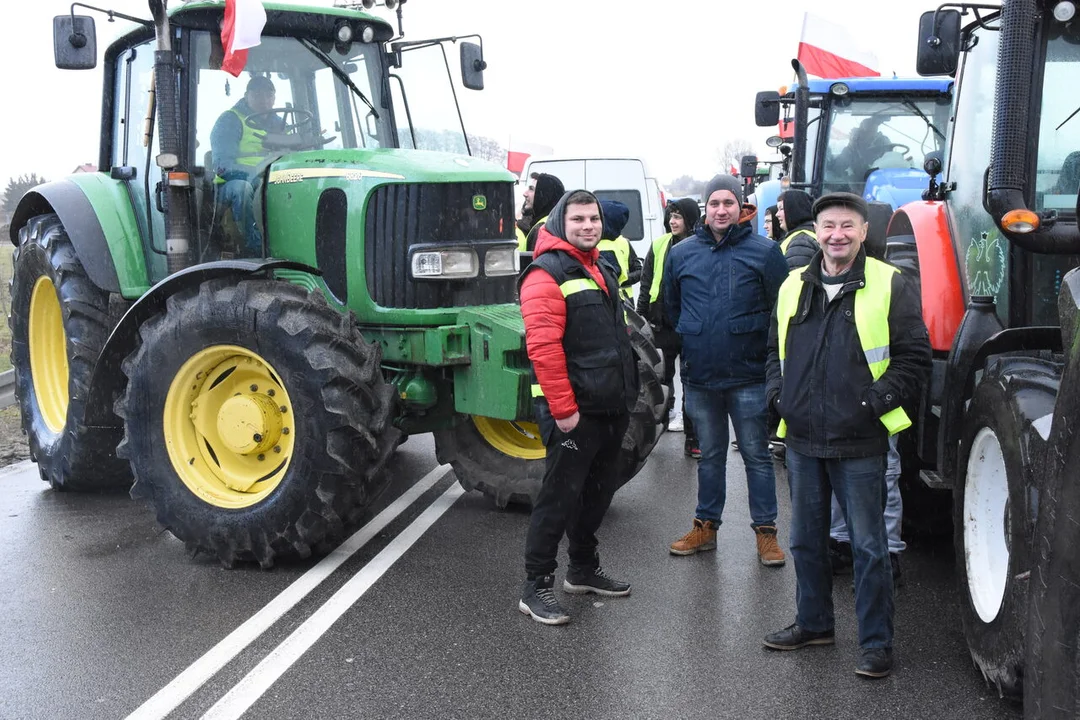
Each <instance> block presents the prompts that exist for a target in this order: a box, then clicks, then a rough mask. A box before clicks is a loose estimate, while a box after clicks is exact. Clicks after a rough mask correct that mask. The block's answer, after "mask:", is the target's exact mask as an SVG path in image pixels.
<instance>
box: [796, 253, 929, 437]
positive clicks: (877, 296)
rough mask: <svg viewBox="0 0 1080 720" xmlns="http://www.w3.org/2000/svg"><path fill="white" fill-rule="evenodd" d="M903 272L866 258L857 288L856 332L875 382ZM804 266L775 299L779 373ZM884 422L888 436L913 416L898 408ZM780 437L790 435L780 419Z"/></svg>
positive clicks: (884, 361) (885, 356) (883, 363)
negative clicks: (895, 280)
mask: <svg viewBox="0 0 1080 720" xmlns="http://www.w3.org/2000/svg"><path fill="white" fill-rule="evenodd" d="M897 272H900V271H899V270H897V269H896V268H894V267H893V266H892V265H887V264H886V263H883V262H881V261H879V260H875V259H874V258H871V257H868V258H866V269H865V276H866V277H865V285H864V286H863V287H861V288H859V289H858V290H856V291H855V331H856V333H858V336H859V346H860V347H861V348H862V351H863V356H864V357H865V358H866V365H867V367H869V368H870V376H871V377H872V378H873V379H874V381H875V382H876V381H877V380H878V378H880V377H881V376H882V375H884V374H885V371H886V370H887V369H888V367H889V305H890V303H891V301H892V276H893V273H897ZM802 273H803V268H798V269H796V270H792V271H791V272H790V273H789V274H788V277H787V280H785V281H784V284H783V285H781V286H780V295H779V297H777V299H776V334H777V343H778V347H779V354H780V375H781V377H783V374H784V361H785V359H786V358H787V332H788V326H789V325H790V324H791V318H793V317H795V313H796V312H798V310H799V296H800V295H801V294H802V288H803V281H802V277H801V276H802ZM880 420H881V423H882V424H883V425H884V426H885V428H886V429H887V430H888V431H889V435H895V434H896V433H898V432H900V431H901V430H904V429H906V428H908V427H911V418H909V417H908V415H907V413H906V412H904V408H902V407H898V408H895V409H893V410H890V411H889V412H887V413H885V414H884V415H882V416H881V418H880ZM777 435H778V436H779V437H785V436H786V435H787V423H785V422H784V421H783V420H781V421H780V427H779V429H778V430H777Z"/></svg>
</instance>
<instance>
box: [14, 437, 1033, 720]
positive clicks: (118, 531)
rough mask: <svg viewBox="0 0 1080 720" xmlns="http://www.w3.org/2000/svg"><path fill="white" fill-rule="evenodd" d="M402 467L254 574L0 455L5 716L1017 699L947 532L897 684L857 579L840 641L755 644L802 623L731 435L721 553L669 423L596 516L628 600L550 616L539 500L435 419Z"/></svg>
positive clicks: (648, 713) (956, 707) (718, 711)
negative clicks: (527, 552)
mask: <svg viewBox="0 0 1080 720" xmlns="http://www.w3.org/2000/svg"><path fill="white" fill-rule="evenodd" d="M778 468H779V470H778V495H779V499H780V506H781V518H780V523H779V525H780V542H781V546H782V547H785V550H786V544H787V538H788V533H787V528H786V518H787V517H788V515H789V508H788V502H787V484H786V480H785V478H784V475H783V470H782V468H780V466H778ZM392 472H393V474H394V477H395V480H394V482H393V484H392V485H391V487H390V488H389V489H388V491H387V492H386V493H385V494H384V495H383V496H382V497H381V498H380V500H379V502H378V503H377V505H376V507H374V508H373V510H372V516H373V518H374V519H373V520H372V521H371V522H370V523H369V524H368V525H367V526H365V527H364V528H360V529H358V531H357V534H356V535H354V536H353V537H352V538H350V540H349V541H347V542H346V544H345V545H344V546H343V547H342V548H340V549H339V550H338V551H335V553H333V554H332V555H331V556H328V557H327V558H326V559H321V560H319V559H315V560H308V561H304V562H300V563H293V564H288V565H279V566H278V567H276V568H275V569H274V570H272V571H269V572H266V571H261V570H258V569H257V568H255V567H251V568H241V569H234V570H225V569H223V568H221V567H220V566H219V565H218V564H217V563H216V562H215V561H212V560H210V559H209V558H206V557H202V556H199V557H195V558H192V557H190V556H189V555H188V554H187V553H186V552H185V550H184V547H183V545H182V543H180V542H179V541H177V540H176V539H175V538H173V537H172V536H171V535H169V534H168V533H163V532H162V531H161V530H160V529H159V528H158V526H157V524H156V523H155V521H154V518H153V515H152V512H151V510H150V509H149V507H147V506H145V505H143V504H140V503H136V502H135V501H132V500H130V499H129V498H128V497H127V496H126V495H113V496H108V495H106V496H93V495H76V494H67V493H56V492H53V491H51V490H49V489H48V488H47V486H46V485H45V484H44V483H42V482H41V481H40V480H39V479H38V477H37V471H36V468H35V467H33V466H31V465H23V466H16V467H14V468H12V469H8V470H6V471H3V472H2V474H0V490H2V492H0V578H2V585H3V592H2V593H0V610H2V614H0V617H2V618H3V623H0V647H2V648H3V656H4V662H3V663H0V718H35V719H36V718H79V719H80V720H83V719H90V718H125V717H138V718H163V717H169V718H204V717H205V718H231V717H241V716H243V717H246V718H345V717H350V718H352V717H371V718H413V717H440V718H441V717H452V718H504V717H523V718H548V717H561V718H624V717H632V718H690V717H700V716H707V717H717V718H726V717H733V718H777V717H793V718H873V717H881V718H980V719H982V718H986V719H996V718H1018V717H1019V716H1020V712H1019V708H1018V707H1017V706H1015V705H1013V704H1011V703H1009V702H1007V701H1003V700H1000V699H998V698H997V696H996V695H995V694H994V693H993V692H992V691H990V690H989V689H988V688H987V687H986V685H985V684H984V682H983V680H982V677H981V675H980V674H979V672H978V670H976V669H975V668H974V666H973V665H972V663H971V660H970V658H969V656H968V653H967V650H966V648H965V646H964V641H963V634H962V630H961V628H960V616H959V609H958V606H957V596H956V590H955V578H954V575H953V558H952V547H951V543H949V542H943V543H937V544H918V543H915V544H912V545H911V546H909V549H908V551H907V552H906V553H905V555H904V571H905V585H904V587H903V588H902V589H901V590H900V591H899V594H898V596H897V603H896V608H897V612H896V669H895V671H894V674H893V676H892V677H890V678H887V679H885V680H880V681H868V680H865V679H862V678H860V677H857V676H856V675H855V674H854V665H855V659H856V652H857V644H856V639H855V619H854V609H853V605H854V603H853V596H852V593H851V590H850V580H849V579H848V578H839V579H838V581H837V584H836V587H835V589H834V598H835V603H836V616H837V644H836V645H835V646H834V647H818V648H806V649H804V650H800V651H797V652H792V653H777V652H772V651H768V650H766V649H764V648H763V647H762V646H761V638H762V636H763V635H764V634H765V633H767V632H770V631H772V630H776V629H778V628H780V627H783V626H786V625H787V624H789V623H790V622H792V620H793V619H794V568H793V566H792V564H791V562H790V558H789V562H788V564H787V566H785V567H783V568H766V567H763V566H761V565H760V564H758V563H757V560H756V554H755V544H754V536H753V533H752V531H751V530H750V527H749V512H748V508H747V502H746V483H745V477H744V475H743V472H742V463H741V460H740V459H738V457H737V455H736V454H735V453H732V455H731V456H730V463H729V470H728V475H729V477H728V503H727V509H726V510H725V515H724V520H725V522H724V524H723V525H722V526H721V528H720V532H719V537H718V544H719V548H718V550H717V551H716V552H709V553H704V554H700V555H696V556H691V557H673V556H671V555H669V554H668V552H667V545H668V544H669V543H670V542H671V541H672V540H674V539H676V538H677V537H679V536H680V535H682V534H683V533H684V532H685V531H686V530H688V529H689V523H690V519H691V515H692V512H693V506H694V498H695V491H696V484H695V476H694V461H693V460H690V459H687V458H685V457H684V456H683V453H682V435H681V434H675V433H669V434H667V435H665V436H664V437H663V438H662V439H661V441H660V443H659V445H658V446H657V448H656V450H655V451H654V453H653V455H652V456H651V457H650V460H649V462H648V463H647V464H646V466H645V468H644V469H643V470H642V472H641V474H640V475H639V476H638V477H637V478H635V479H634V480H633V481H631V482H630V484H628V485H627V486H626V487H624V488H623V489H622V490H621V491H620V492H619V494H618V495H617V496H616V498H615V501H614V502H613V504H612V508H611V511H610V512H609V515H608V517H607V520H606V521H605V525H604V527H603V528H602V529H601V532H600V539H601V543H602V546H601V557H602V560H603V564H604V567H605V568H606V569H607V570H608V571H609V572H610V574H612V575H613V576H615V577H618V578H620V579H627V580H630V581H632V582H633V594H632V595H631V596H630V597H629V598H613V599H603V600H600V599H598V598H596V597H595V596H584V597H575V596H563V597H564V598H565V600H566V606H567V607H568V609H569V610H570V612H571V614H572V616H573V621H572V622H571V623H570V624H569V625H566V626H563V627H554V628H553V627H547V626H542V625H540V624H538V623H535V622H533V621H531V620H529V619H528V618H527V617H525V616H524V615H521V614H520V613H519V612H518V611H517V597H518V592H519V589H520V583H521V580H522V574H523V569H522V562H523V561H522V550H523V543H524V535H525V529H526V526H527V523H528V516H527V514H526V513H524V512H521V511H514V510H509V511H499V510H496V509H494V508H493V506H492V505H491V503H490V502H489V501H488V500H487V499H485V498H484V497H482V496H480V495H478V494H475V493H462V492H461V490H460V486H458V485H457V483H456V482H455V481H454V476H453V473H452V472H451V471H450V470H449V468H447V467H439V466H437V463H436V461H435V454H434V448H433V445H432V442H431V440H430V436H424V437H414V438H412V439H410V440H409V441H408V442H407V443H406V444H405V445H403V446H402V447H401V449H400V450H399V451H398V454H397V456H396V458H395V460H394V462H393V468H392ZM564 562H565V552H564V554H563V555H562V556H561V557H560V563H561V564H562V563H564ZM563 569H564V567H560V570H559V572H558V574H557V587H561V579H562V571H563ZM559 592H560V595H561V590H560V591H559Z"/></svg>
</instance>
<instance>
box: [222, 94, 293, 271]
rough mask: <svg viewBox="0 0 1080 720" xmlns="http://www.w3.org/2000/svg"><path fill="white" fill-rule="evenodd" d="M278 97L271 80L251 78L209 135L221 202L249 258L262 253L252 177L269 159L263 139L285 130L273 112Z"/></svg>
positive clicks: (282, 122)
mask: <svg viewBox="0 0 1080 720" xmlns="http://www.w3.org/2000/svg"><path fill="white" fill-rule="evenodd" d="M276 96H277V91H276V90H275V88H274V83H273V82H272V81H271V80H270V78H268V77H264V76H261V75H257V76H255V77H253V78H251V80H250V81H249V82H248V84H247V89H246V90H245V92H244V97H242V98H240V100H239V101H238V102H237V103H236V104H235V105H233V106H232V107H231V108H229V109H228V110H226V111H225V112H223V113H222V114H221V116H220V117H219V118H218V119H217V122H216V123H214V129H213V130H212V131H211V132H210V149H211V153H212V160H213V164H214V172H215V177H214V183H215V184H216V185H218V186H220V193H221V195H220V200H221V201H222V202H223V203H224V204H225V205H226V206H228V207H230V208H232V214H233V221H234V222H236V224H237V226H238V227H239V228H240V230H241V232H242V233H243V236H244V243H245V248H244V250H245V253H244V254H245V255H249V256H256V255H260V254H261V253H262V235H261V234H260V233H259V229H258V226H257V225H256V223H255V216H254V213H253V211H252V193H253V187H252V177H251V175H252V173H253V171H254V170H255V167H256V166H257V165H258V164H259V163H261V162H262V161H263V160H264V159H266V156H267V151H266V149H265V148H264V147H263V138H265V137H266V134H267V133H268V132H282V131H283V130H284V127H285V122H284V120H282V119H281V118H280V117H279V116H278V115H276V114H273V113H270V110H271V109H272V108H273V107H274V99H275V98H276Z"/></svg>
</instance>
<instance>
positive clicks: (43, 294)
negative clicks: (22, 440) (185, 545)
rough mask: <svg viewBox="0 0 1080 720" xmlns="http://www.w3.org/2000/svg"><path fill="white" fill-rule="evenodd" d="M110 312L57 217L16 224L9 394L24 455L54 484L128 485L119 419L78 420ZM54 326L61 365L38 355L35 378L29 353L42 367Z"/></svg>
mask: <svg viewBox="0 0 1080 720" xmlns="http://www.w3.org/2000/svg"><path fill="white" fill-rule="evenodd" d="M39 283H41V285H40V286H39ZM36 288H37V289H39V294H38V295H36V296H35V289H36ZM50 290H52V291H54V292H49V291H50ZM35 298H36V299H35ZM35 302H36V303H38V304H37V305H35V304H34V303H35ZM54 303H55V304H54ZM50 308H51V310H52V312H50ZM32 310H33V311H34V315H33V316H32V314H31V311H32ZM57 310H58V311H59V312H58V313H57V312H56V311H57ZM116 320H117V318H115V317H112V316H110V313H109V293H108V292H107V291H105V290H102V289H101V288H99V287H97V286H95V285H94V284H93V283H92V282H91V281H90V278H89V277H88V276H87V273H86V269H85V268H84V267H83V264H82V262H81V261H80V260H79V256H78V255H77V254H76V252H75V247H74V246H73V245H72V243H71V240H70V239H69V237H68V234H67V232H66V231H65V230H64V226H63V225H62V224H61V222H60V218H58V217H57V216H56V215H52V214H50V215H39V216H37V217H34V218H31V219H30V221H29V222H27V224H26V225H24V226H23V227H22V228H20V229H19V245H18V247H16V248H15V253H14V270H13V273H12V279H11V315H9V316H8V326H9V327H10V328H11V365H12V367H13V368H14V370H15V395H16V398H17V400H18V404H19V410H20V412H21V415H22V427H23V431H24V432H25V433H26V436H27V442H28V445H29V448H30V457H31V458H32V459H33V460H35V461H36V462H37V464H38V472H39V473H40V474H41V479H42V480H45V481H46V482H48V483H49V484H50V485H52V487H53V488H54V489H56V490H78V491H89V492H105V491H116V490H125V489H127V488H128V487H130V486H131V470H130V468H129V467H128V465H127V463H125V462H123V461H122V460H120V459H118V458H117V457H116V452H115V450H116V445H117V443H119V442H120V438H121V432H120V422H119V420H117V423H116V427H115V428H100V427H87V426H86V425H84V424H83V418H84V416H85V411H86V401H87V397H88V396H89V392H90V379H91V376H92V374H93V371H94V364H95V362H96V361H97V359H98V355H99V354H100V352H101V349H102V348H103V347H104V346H105V341H106V340H107V339H108V337H109V333H110V332H111V331H112V328H113V326H114V325H115V324H116ZM34 323H42V324H43V325H51V324H52V323H59V324H58V325H57V326H55V328H53V331H54V332H53V333H49V332H44V333H42V332H40V330H41V329H42V328H41V327H39V328H38V330H34V329H33V326H34ZM61 327H62V330H63V346H64V351H63V352H64V357H63V359H64V360H65V361H66V369H63V368H61V367H60V366H59V365H53V366H52V368H50V367H49V363H45V364H44V368H45V369H46V370H50V369H51V372H42V373H41V375H42V377H39V378H35V377H34V374H33V371H32V367H33V362H32V354H34V353H38V354H39V355H38V356H37V357H38V362H39V367H41V365H40V363H41V358H47V357H48V356H49V347H53V348H55V352H59V349H58V348H59V345H60V334H59V331H60V328H61ZM46 329H47V328H46ZM50 335H52V339H53V340H55V345H53V346H50V345H49V342H50V341H49V336H50ZM32 340H33V342H32ZM35 342H36V343H37V345H36V346H35V345H34V343H35ZM53 357H54V359H56V360H59V359H60V358H59V357H57V356H55V355H53ZM65 374H66V379H65V378H64V375H65ZM50 384H51V385H52V386H53V387H52V389H51V390H50V388H49V385H50ZM64 385H66V387H67V402H66V403H64V402H63V400H59V401H58V400H57V398H58V396H59V395H60V393H58V392H57V391H56V390H57V388H62V387H64ZM39 393H41V394H40V395H39Z"/></svg>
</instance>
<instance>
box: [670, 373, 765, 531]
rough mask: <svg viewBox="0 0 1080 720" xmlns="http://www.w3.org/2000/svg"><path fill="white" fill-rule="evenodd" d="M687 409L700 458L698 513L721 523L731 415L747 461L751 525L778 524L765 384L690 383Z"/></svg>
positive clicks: (703, 517) (686, 395) (702, 516)
mask: <svg viewBox="0 0 1080 720" xmlns="http://www.w3.org/2000/svg"><path fill="white" fill-rule="evenodd" d="M683 393H684V397H685V399H686V414H687V415H689V416H690V419H691V420H692V421H693V423H694V431H695V432H696V434H697V439H698V447H699V448H700V449H701V459H700V460H699V461H698V473H697V474H698V505H697V510H696V511H695V515H694V516H695V517H696V518H698V519H699V520H712V521H713V522H714V523H716V524H717V525H719V524H720V517H721V515H723V513H724V500H725V499H726V497H727V454H728V418H729V417H730V418H731V424H732V425H733V426H734V427H735V439H736V440H738V441H739V453H740V454H741V455H742V458H743V464H744V465H745V466H746V484H747V488H748V490H749V495H750V519H751V521H752V522H751V525H752V526H753V527H759V526H761V525H775V524H776V473H775V472H774V471H773V463H772V455H771V454H770V453H769V430H768V427H767V424H768V423H767V419H766V406H765V384H764V383H761V384H757V385H744V386H743V387H738V388H732V389H729V390H706V389H703V388H698V387H692V386H690V385H686V386H684V388H683Z"/></svg>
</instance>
